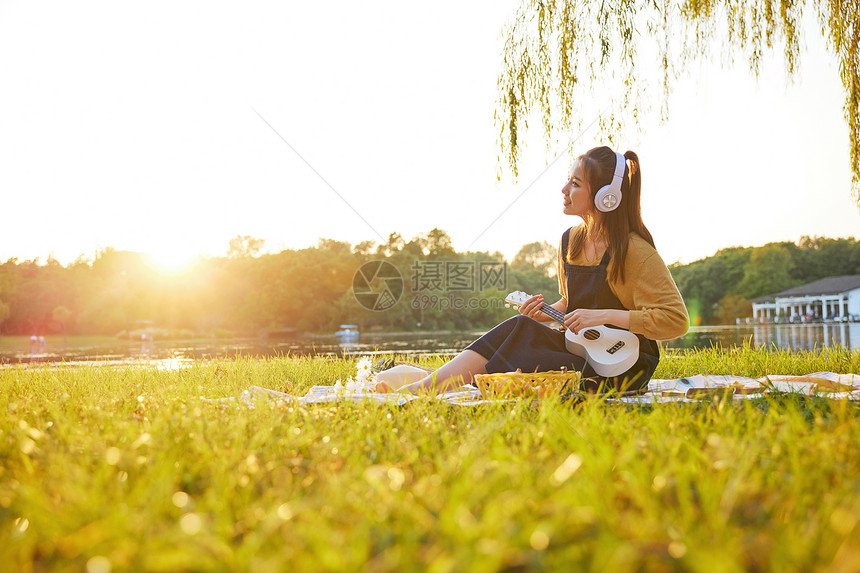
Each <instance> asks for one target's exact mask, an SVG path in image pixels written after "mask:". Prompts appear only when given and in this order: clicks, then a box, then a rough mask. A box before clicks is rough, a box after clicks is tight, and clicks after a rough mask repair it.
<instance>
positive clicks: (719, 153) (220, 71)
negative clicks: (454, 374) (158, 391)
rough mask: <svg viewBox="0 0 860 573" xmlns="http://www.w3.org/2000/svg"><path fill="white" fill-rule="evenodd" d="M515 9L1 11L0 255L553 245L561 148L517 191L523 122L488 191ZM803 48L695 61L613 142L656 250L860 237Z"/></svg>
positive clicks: (826, 90)
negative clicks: (667, 112)
mask: <svg viewBox="0 0 860 573" xmlns="http://www.w3.org/2000/svg"><path fill="white" fill-rule="evenodd" d="M518 3H519V2H517V1H513V0H505V1H501V2H500V1H499V0H481V1H474V2H454V1H443V2H436V3H431V4H428V3H418V4H416V3H408V2H345V1H331V2H321V3H316V2H286V3H285V2H262V1H249V2H243V3H228V2H212V1H209V2H202V1H201V2H163V1H160V0H149V1H147V2H135V3H131V2H117V1H115V0H114V1H103V2H96V1H85V0H82V1H81V2H73V3H70V2H59V1H54V0H46V1H42V2H26V1H24V0H3V1H0V77H2V78H3V89H2V90H0V158H2V159H0V189H2V200H0V209H2V219H0V261H3V260H6V259H8V258H10V257H18V258H19V259H21V260H24V259H32V258H36V257H39V258H40V259H41V260H42V261H44V260H45V259H46V257H47V256H48V255H53V256H54V257H55V258H56V259H58V260H59V261H60V262H62V263H68V262H70V261H72V260H74V259H75V258H77V257H78V256H80V255H84V256H86V257H92V256H93V255H94V253H95V252H96V251H97V250H98V249H100V248H105V247H114V248H117V249H124V250H133V251H143V252H149V253H152V254H153V255H154V256H156V257H157V258H159V259H161V260H162V261H165V262H178V261H183V260H188V259H189V258H191V257H193V256H195V255H198V254H205V255H216V256H219V255H223V254H225V253H226V251H227V247H228V242H229V240H230V239H231V238H232V237H235V236H236V235H252V236H254V237H258V238H263V239H265V240H266V249H267V250H269V251H273V252H275V251H279V250H281V249H284V248H302V247H306V246H310V245H313V244H316V242H317V240H318V239H319V238H321V237H327V238H333V239H337V240H342V241H349V242H350V243H352V244H355V243H358V242H360V241H363V240H375V241H381V240H382V239H383V238H387V236H388V234H389V233H391V232H395V231H397V232H400V233H401V234H402V235H403V236H404V237H405V238H406V239H409V238H411V237H413V236H414V235H416V234H418V233H422V232H426V231H429V230H430V229H432V228H433V227H440V228H442V229H445V230H446V231H448V232H449V233H450V234H451V236H452V238H453V241H454V247H455V248H456V249H457V250H461V251H462V250H485V251H491V252H492V251H496V250H498V251H501V252H502V253H504V254H505V255H506V256H507V257H508V258H511V257H513V255H514V254H516V252H517V251H518V250H519V248H520V247H521V246H522V245H523V244H525V243H529V242H532V241H538V240H545V241H549V242H551V243H553V244H555V243H556V242H557V240H558V238H559V236H560V235H561V233H562V231H563V230H564V229H565V228H567V227H568V226H570V225H571V224H573V223H575V222H576V220H575V219H572V218H569V217H565V216H564V215H562V214H561V206H562V202H561V194H560V192H559V191H560V188H561V186H562V184H563V181H564V179H565V176H566V171H567V167H568V165H569V162H570V159H569V158H568V157H564V158H562V160H560V161H559V162H558V163H557V164H555V166H554V167H552V168H551V169H549V170H548V171H547V172H546V174H545V175H543V177H541V178H540V179H538V180H537V182H536V183H535V184H534V185H533V186H531V187H530V188H529V189H528V190H527V191H525V192H524V190H525V189H526V187H527V186H528V185H529V184H530V183H532V181H533V180H534V178H535V177H537V175H538V174H540V173H541V172H542V171H543V170H544V167H545V165H546V163H547V162H548V161H550V160H551V159H553V157H554V155H553V154H552V153H551V154H550V155H546V154H545V153H544V151H543V149H544V148H543V144H542V142H541V141H540V137H539V134H538V133H537V132H536V131H535V132H534V133H532V134H531V136H532V137H530V140H531V142H532V144H531V147H530V148H529V149H528V150H527V151H526V156H525V158H524V161H523V164H522V166H521V170H520V173H521V178H520V181H519V182H518V183H516V184H514V183H512V182H510V181H508V180H503V181H502V182H497V181H496V155H497V152H498V151H497V147H496V137H497V127H496V126H495V125H494V123H493V111H494V106H495V100H496V79H497V75H498V73H499V67H500V60H501V58H500V54H501V47H502V40H501V30H502V28H503V25H504V23H505V22H506V21H508V20H509V19H510V17H511V16H512V15H513V11H514V9H515V7H516V5H517V4H518ZM806 42H807V46H808V52H807V53H806V55H805V56H804V57H803V59H802V70H801V75H800V76H799V77H798V79H797V81H796V82H795V84H794V85H788V84H787V83H786V81H785V75H784V72H783V68H782V62H781V60H779V59H778V58H777V59H773V58H771V59H769V60H767V61H766V63H765V67H764V70H763V72H762V74H761V76H760V77H759V78H758V79H757V80H756V79H754V78H752V77H751V76H750V74H749V73H748V72H747V71H746V67H745V64H744V63H743V62H740V63H739V64H738V65H737V67H736V68H735V69H733V70H729V71H723V70H721V69H720V68H719V66H716V65H710V64H702V65H701V66H699V67H698V68H697V69H696V70H695V72H694V74H693V76H692V77H691V78H690V79H683V80H681V81H679V82H677V83H676V85H675V91H674V93H673V96H672V99H671V113H672V114H671V117H670V120H669V122H668V123H667V124H665V125H662V126H661V125H658V123H657V121H656V119H655V118H650V119H646V121H645V122H643V125H644V128H645V129H644V131H643V133H642V134H638V133H635V132H631V133H629V134H627V135H628V138H629V139H628V141H627V142H626V144H625V145H624V147H625V149H633V150H635V151H637V152H638V153H639V155H640V159H641V161H642V168H643V174H644V185H643V211H644V217H645V220H646V224H647V225H648V226H649V228H650V229H651V231H652V233H653V234H654V237H655V240H656V242H657V247H658V249H659V250H660V252H661V254H662V255H663V258H664V259H665V260H666V261H667V262H669V263H671V262H674V261H682V262H689V261H692V260H695V259H698V258H702V257H706V256H709V255H712V254H713V253H714V252H715V251H717V250H718V249H720V248H724V247H728V246H734V245H743V246H756V245H762V244H764V243H767V242H770V241H778V240H790V241H794V240H797V239H798V238H800V237H801V236H802V235H820V236H828V237H849V236H858V230H860V214H858V209H857V206H856V204H855V202H854V200H853V199H852V197H851V195H850V189H849V184H850V179H851V176H850V170H849V162H848V132H847V127H846V125H845V123H844V120H843V118H842V101H843V95H842V88H841V85H840V83H839V77H838V72H837V69H838V68H837V66H836V64H835V63H834V62H833V61H832V58H831V57H830V56H829V55H828V54H827V53H826V52H825V50H824V46H823V42H822V40H821V39H820V37H819V36H818V35H817V32H815V31H814V29H812V28H810V33H808V34H807V38H806ZM654 103H655V105H658V104H659V101H657V100H655V102H654ZM258 114H259V115H258ZM260 116H262V117H263V118H264V119H265V121H266V122H268V123H269V124H270V125H271V126H272V127H273V128H274V129H275V130H277V132H278V134H280V135H278V134H276V133H275V131H273V129H272V128H270V127H269V126H268V125H267V124H266V123H265V122H264V121H263V120H262V119H261V117H260ZM591 119H592V118H586V119H585V123H586V124H587V123H589V122H590V120H591ZM281 137H282V138H283V140H282V139H281ZM595 137H596V134H595V130H594V128H592V130H591V131H587V132H586V133H585V134H584V135H583V136H582V138H581V140H580V143H579V144H578V145H577V146H576V147H575V148H574V151H575V152H577V153H580V152H583V151H585V150H587V149H588V148H590V147H592V146H593V145H595V144H598V143H599V142H597V141H595V139H594V138H595ZM285 141H286V143H285ZM291 147H292V149H291ZM294 150H295V151H294ZM323 179H324V181H323ZM518 197H519V199H517V198H518ZM511 204H513V206H512V207H511V208H510V210H508V211H507V212H506V213H505V214H504V215H502V216H501V217H499V215H500V214H501V213H502V212H503V211H504V210H505V209H506V208H507V207H508V206H509V205H511Z"/></svg>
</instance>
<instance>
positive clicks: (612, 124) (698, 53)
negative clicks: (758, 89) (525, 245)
mask: <svg viewBox="0 0 860 573" xmlns="http://www.w3.org/2000/svg"><path fill="white" fill-rule="evenodd" d="M808 7H814V9H815V10H816V11H817V15H818V20H819V24H820V32H821V34H822V35H823V36H824V38H825V40H826V41H827V44H828V46H829V48H830V50H831V51H832V52H833V53H834V55H835V56H836V59H837V60H838V61H839V71H840V76H841V79H842V85H843V87H844V89H845V104H844V106H843V112H844V114H845V119H846V121H847V123H848V132H849V140H850V141H849V147H850V152H851V153H850V157H851V170H852V174H853V177H852V191H853V194H854V196H855V197H856V199H857V202H858V206H860V48H858V44H860V2H857V1H856V0H618V1H616V2H606V1H605V0H525V1H524V2H523V3H522V4H521V6H520V8H519V10H518V11H517V14H516V16H515V18H514V20H513V22H512V23H511V24H510V25H509V27H508V28H507V29H506V31H505V47H504V53H503V64H502V72H501V74H500V75H499V79H498V91H499V93H498V103H497V106H496V123H497V125H498V126H499V128H500V147H501V151H502V153H501V156H500V159H501V157H504V158H505V160H506V162H507V163H508V165H509V166H510V168H511V170H512V171H513V174H514V176H516V175H517V162H518V160H519V157H520V153H521V147H522V144H521V140H522V136H523V135H524V133H525V131H526V129H527V128H528V120H529V116H530V115H532V114H540V116H541V123H542V125H543V131H544V138H545V140H546V141H547V144H549V142H550V141H551V140H552V134H553V133H554V132H555V133H565V132H566V133H572V132H574V131H578V129H576V128H578V127H579V126H581V124H582V121H583V119H584V118H583V117H581V116H580V115H579V114H580V113H581V109H582V106H581V105H579V100H580V97H581V95H583V94H584V93H589V94H593V93H595V92H601V90H605V89H606V86H605V85H603V82H604V81H605V79H606V78H612V79H614V80H616V81H617V82H619V83H623V85H624V89H623V90H622V91H621V92H620V93H601V100H602V101H604V102H605V105H606V107H605V108H604V110H601V112H600V115H599V125H600V131H601V135H602V136H603V137H604V138H605V139H608V140H609V142H610V143H612V142H613V141H614V139H615V137H614V136H615V135H616V134H618V133H619V132H621V130H622V129H623V127H624V126H625V125H630V124H632V125H636V124H637V122H638V118H639V117H640V115H641V114H642V112H643V111H644V109H646V108H647V105H648V102H647V101H646V100H645V99H644V98H645V97H646V96H645V94H648V93H650V90H649V89H646V86H645V85H644V82H643V80H641V79H640V78H643V77H645V78H647V77H653V74H652V73H643V71H647V72H650V70H648V67H649V62H653V60H654V57H653V56H652V55H650V54H652V50H651V49H650V47H645V46H642V45H641V44H642V42H643V40H645V41H650V42H653V43H654V48H655V49H656V53H657V60H658V61H659V64H658V65H659V72H660V73H661V75H662V94H663V95H662V102H661V110H660V111H661V117H662V118H663V119H665V118H666V117H668V113H669V110H668V99H669V97H668V96H669V93H670V91H671V84H672V81H673V80H675V79H676V78H677V77H678V76H679V75H680V73H681V72H682V71H685V70H687V69H691V68H692V64H694V63H695V62H696V60H698V59H700V58H701V57H703V56H707V55H708V54H709V52H710V48H711V46H712V44H713V43H714V42H715V40H714V39H715V38H720V39H722V41H723V46H722V55H723V56H724V57H726V59H728V60H729V61H731V60H733V58H734V52H735V51H736V50H740V51H742V52H743V53H744V55H745V56H746V59H747V61H748V64H749V67H750V70H751V71H752V72H753V73H755V74H757V73H758V71H759V65H760V63H761V59H762V55H763V54H764V50H765V49H767V50H771V49H773V46H774V44H775V43H776V42H780V41H781V42H782V43H784V46H785V49H784V57H785V69H786V74H787V76H788V77H789V78H791V77H793V76H794V74H795V73H796V71H797V69H798V63H799V58H800V39H801V35H802V30H801V27H800V26H799V23H800V21H801V16H802V12H803V9H804V8H808ZM676 14H677V17H676V16H675V15H676ZM642 68H645V70H642ZM619 76H620V77H619ZM607 110H610V111H608V112H607ZM611 110H623V111H621V112H616V111H611ZM554 114H555V115H554Z"/></svg>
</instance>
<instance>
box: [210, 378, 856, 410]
mask: <svg viewBox="0 0 860 573" xmlns="http://www.w3.org/2000/svg"><path fill="white" fill-rule="evenodd" d="M773 392H787V393H798V394H803V395H806V396H810V395H816V396H822V397H827V398H832V399H837V400H860V375H857V374H836V373H834V372H815V373H813V374H807V375H805V376H785V375H772V376H763V377H761V378H746V377H743V376H731V375H711V374H699V375H696V376H688V377H685V378H675V379H671V380H651V381H650V382H649V383H648V390H647V391H646V392H645V393H643V394H639V395H636V396H625V397H619V398H611V399H612V400H615V401H619V402H627V403H658V402H694V401H696V400H697V399H700V398H702V397H704V396H713V395H731V396H732V397H733V398H738V399H744V398H752V397H761V396H762V395H763V394H767V393H773ZM415 398H416V396H413V395H411V394H400V393H398V392H391V393H387V394H376V393H373V392H368V393H364V392H359V393H351V394H348V393H340V394H338V393H337V392H335V390H334V387H333V386H313V387H312V388H311V389H310V390H308V392H307V393H306V394H305V395H304V396H293V395H292V394H287V393H285V392H278V391H277V390H270V389H268V388H261V387H259V386H251V387H250V388H248V389H247V390H245V391H244V392H242V393H241V394H240V395H239V396H236V397H230V398H219V399H206V398H203V400H205V401H207V402H213V403H217V404H223V405H231V404H241V405H244V406H247V407H249V408H253V407H254V406H255V405H256V404H257V402H258V401H261V400H265V401H268V402H276V403H284V404H288V403H295V404H298V405H305V404H323V403H329V402H342V401H351V402H362V401H370V402H374V403H377V404H387V405H394V406H402V405H404V404H406V403H407V402H409V401H411V400H414V399H415ZM436 398H437V399H438V400H442V401H445V402H448V403H449V404H456V405H458V406H475V405H478V404H485V403H491V402H500V401H504V400H485V399H484V398H483V397H482V396H481V392H480V391H479V390H478V389H477V388H475V387H474V386H471V385H468V386H463V387H461V388H459V389H457V390H455V391H452V392H446V393H444V394H440V395H439V396H437V397H436Z"/></svg>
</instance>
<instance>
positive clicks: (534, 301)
mask: <svg viewBox="0 0 860 573" xmlns="http://www.w3.org/2000/svg"><path fill="white" fill-rule="evenodd" d="M543 304H544V303H543V295H542V294H536V295H534V296H533V297H531V298H530V299H528V300H527V301H525V302H524V303H523V304H521V305H520V309H519V310H520V314H521V315H523V316H527V317H529V318H533V319H535V320H537V321H540V320H541V315H542V314H543V313H541V311H540V308H541V307H542V306H543Z"/></svg>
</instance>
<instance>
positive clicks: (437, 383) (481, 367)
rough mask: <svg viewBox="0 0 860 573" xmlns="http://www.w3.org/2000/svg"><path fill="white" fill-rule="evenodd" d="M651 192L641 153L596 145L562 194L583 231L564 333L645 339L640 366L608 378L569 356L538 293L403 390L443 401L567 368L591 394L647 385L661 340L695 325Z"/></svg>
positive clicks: (565, 253) (562, 252) (577, 234)
mask: <svg viewBox="0 0 860 573" xmlns="http://www.w3.org/2000/svg"><path fill="white" fill-rule="evenodd" d="M641 185H642V176H641V172H640V169H639V157H638V156H637V155H636V154H635V153H633V152H632V151H628V152H627V153H625V154H624V155H621V154H620V153H616V152H615V151H613V150H612V149H610V148H609V147H596V148H594V149H592V150H590V151H588V152H587V153H585V154H584V155H581V156H579V157H578V158H577V160H576V161H575V162H574V164H573V167H572V168H571V171H570V177H569V179H568V181H567V183H566V184H565V186H564V187H563V188H562V190H561V192H562V194H563V195H564V213H565V214H567V215H575V216H577V217H580V218H581V219H582V224H580V225H579V226H577V227H571V228H570V229H568V230H567V231H565V232H564V234H563V235H562V238H561V244H560V247H559V255H558V284H559V294H561V298H560V299H559V300H558V301H556V302H554V303H553V304H551V305H550V306H552V307H553V308H555V309H557V310H558V311H560V312H561V313H564V326H565V328H568V329H571V330H573V332H574V333H578V332H579V331H580V330H582V329H584V328H586V327H589V326H598V325H609V326H615V327H619V328H623V329H626V330H629V331H630V332H632V333H634V334H636V336H637V337H638V338H639V358H638V360H637V361H636V363H635V364H634V365H633V366H632V367H631V368H630V369H629V370H627V371H626V372H625V373H623V374H621V375H619V376H614V377H611V378H604V377H601V376H598V375H597V374H596V372H594V370H593V369H592V368H591V366H590V365H588V364H586V361H585V359H584V358H581V357H579V356H576V355H574V354H571V353H570V352H568V351H567V349H566V348H565V338H564V334H563V333H561V332H559V331H557V330H553V329H551V328H548V327H547V326H545V325H544V324H541V323H543V322H550V321H551V320H552V319H551V318H550V317H549V316H547V315H546V314H544V313H543V312H541V311H540V307H541V306H543V305H544V300H543V297H542V296H540V295H536V296H533V297H531V298H530V299H528V300H527V301H526V302H525V303H523V304H522V305H521V306H520V309H519V312H520V315H519V316H515V317H513V318H510V319H508V320H506V321H505V322H503V323H501V324H499V325H498V326H496V327H495V328H494V329H493V330H491V331H490V332H488V333H487V334H485V335H484V336H482V337H481V338H479V339H478V340H476V341H475V342H473V343H472V344H471V345H469V347H468V348H466V350H464V351H463V352H461V353H460V354H459V355H457V356H456V357H455V358H453V359H452V360H451V361H450V362H448V363H447V364H445V365H444V366H442V367H441V368H439V369H438V370H437V371H435V372H433V373H429V374H427V373H423V372H418V371H416V372H413V373H412V375H413V379H417V381H414V382H411V383H409V384H406V385H404V386H402V387H400V388H399V390H400V391H406V392H411V393H440V392H444V391H447V390H450V389H453V388H456V387H459V386H461V385H463V384H468V383H471V382H473V381H474V375H475V374H484V373H495V372H511V371H514V370H516V369H518V368H519V369H520V370H522V371H523V372H536V371H548V370H560V369H561V368H562V367H565V368H567V369H568V370H578V371H581V372H582V376H583V387H584V389H586V390H589V391H598V390H600V389H615V390H638V389H641V388H642V387H644V386H645V385H646V384H647V383H648V380H649V379H650V378H651V375H652V374H653V373H654V369H655V368H656V367H657V362H658V360H659V357H660V353H659V349H658V346H657V343H656V342H655V340H667V339H671V338H676V337H678V336H681V335H683V334H684V333H685V332H687V327H688V325H689V318H688V316H687V309H686V307H685V306H684V301H683V299H682V298H681V295H680V293H679V292H678V288H677V287H676V286H675V281H674V280H673V279H672V275H671V274H670V273H669V269H668V268H666V264H665V263H664V262H663V260H662V259H661V258H660V255H659V254H658V253H657V251H656V250H655V248H654V239H653V238H652V237H651V233H649V232H648V229H647V228H646V227H645V224H644V223H643V222H642V215H641V211H640V202H639V199H640V189H641ZM383 374H384V373H383ZM418 378H420V379H418ZM380 379H381V382H380V383H379V384H378V385H377V387H376V390H377V391H378V392H380V391H381V392H386V391H391V390H394V389H395V388H396V386H397V384H396V383H394V382H392V380H391V379H389V380H386V378H385V377H384V376H383V377H381V378H380ZM406 379H409V378H408V376H407V377H406Z"/></svg>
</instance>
